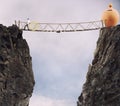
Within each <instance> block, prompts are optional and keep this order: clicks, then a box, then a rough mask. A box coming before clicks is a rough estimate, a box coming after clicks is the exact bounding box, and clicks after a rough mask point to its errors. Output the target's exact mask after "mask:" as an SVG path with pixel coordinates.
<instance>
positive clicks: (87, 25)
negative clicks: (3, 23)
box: [15, 20, 104, 33]
mask: <svg viewBox="0 0 120 106" xmlns="http://www.w3.org/2000/svg"><path fill="white" fill-rule="evenodd" d="M15 24H16V25H17V26H18V27H19V28H20V29H22V30H25V31H40V32H57V33H59V32H75V31H88V30H97V29H101V28H103V27H104V24H103V21H101V20H100V21H91V22H80V23H37V22H34V21H32V22H30V23H29V24H27V22H22V21H15Z"/></svg>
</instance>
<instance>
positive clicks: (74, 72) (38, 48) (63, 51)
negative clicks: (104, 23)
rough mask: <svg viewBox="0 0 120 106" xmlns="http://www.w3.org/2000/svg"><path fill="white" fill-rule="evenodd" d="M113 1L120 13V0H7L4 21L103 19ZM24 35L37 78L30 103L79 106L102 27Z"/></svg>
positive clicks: (3, 5) (3, 7)
mask: <svg viewBox="0 0 120 106" xmlns="http://www.w3.org/2000/svg"><path fill="white" fill-rule="evenodd" d="M109 3H112V4H113V6H114V8H116V9H117V10H118V11H119V12H120V8H119V6H120V0H11V1H10V0H3V1H1V3H0V8H1V9H0V23H1V24H4V25H6V26H10V25H12V24H14V20H21V21H26V19H27V18H30V20H31V21H32V20H33V21H37V22H42V23H43V22H48V23H49V22H50V23H51V22H52V23H54V22H55V23H56V22H62V23H64V22H71V23H74V22H86V21H95V20H101V15H102V13H103V11H104V10H106V9H107V7H108V4H109ZM23 37H24V39H26V40H27V42H28V45H29V47H30V54H31V56H32V64H33V72H34V77H35V81H36V84H35V87H34V92H33V96H32V97H31V99H30V106H56V105H57V106H76V102H77V99H78V97H79V95H80V93H81V91H82V86H83V84H84V83H85V80H86V73H87V70H88V66H89V64H91V61H92V59H93V54H94V50H95V48H96V42H97V39H98V37H99V30H96V31H85V32H66V33H59V34H58V33H52V32H51V33H47V32H23Z"/></svg>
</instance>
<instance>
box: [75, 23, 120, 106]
mask: <svg viewBox="0 0 120 106" xmlns="http://www.w3.org/2000/svg"><path fill="white" fill-rule="evenodd" d="M77 106H120V25H118V26H115V27H112V28H103V29H101V30H100V36H99V39H98V42H97V47H96V50H95V54H94V59H93V61H92V65H89V68H88V73H87V76H86V82H85V84H84V85H83V90H82V93H81V95H80V96H79V98H78V102H77Z"/></svg>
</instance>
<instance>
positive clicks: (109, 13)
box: [102, 4, 119, 27]
mask: <svg viewBox="0 0 120 106" xmlns="http://www.w3.org/2000/svg"><path fill="white" fill-rule="evenodd" d="M102 20H103V22H104V24H105V26H106V27H112V26H115V25H117V23H118V21H119V13H118V11H117V10H115V9H114V8H113V7H112V4H109V8H108V9H107V10H106V11H104V12H103V15H102Z"/></svg>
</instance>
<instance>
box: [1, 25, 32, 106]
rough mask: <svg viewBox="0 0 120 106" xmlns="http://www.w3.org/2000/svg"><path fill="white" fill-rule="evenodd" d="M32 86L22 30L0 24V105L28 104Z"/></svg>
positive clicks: (18, 105)
mask: <svg viewBox="0 0 120 106" xmlns="http://www.w3.org/2000/svg"><path fill="white" fill-rule="evenodd" d="M33 87H34V77H33V71H32V63H31V57H30V54H29V47H28V44H27V42H26V41H25V39H23V38H22V31H21V30H19V29H18V28H17V27H16V26H11V27H5V26H3V25H0V106H28V105H29V99H30V97H31V95H32V92H33Z"/></svg>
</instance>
